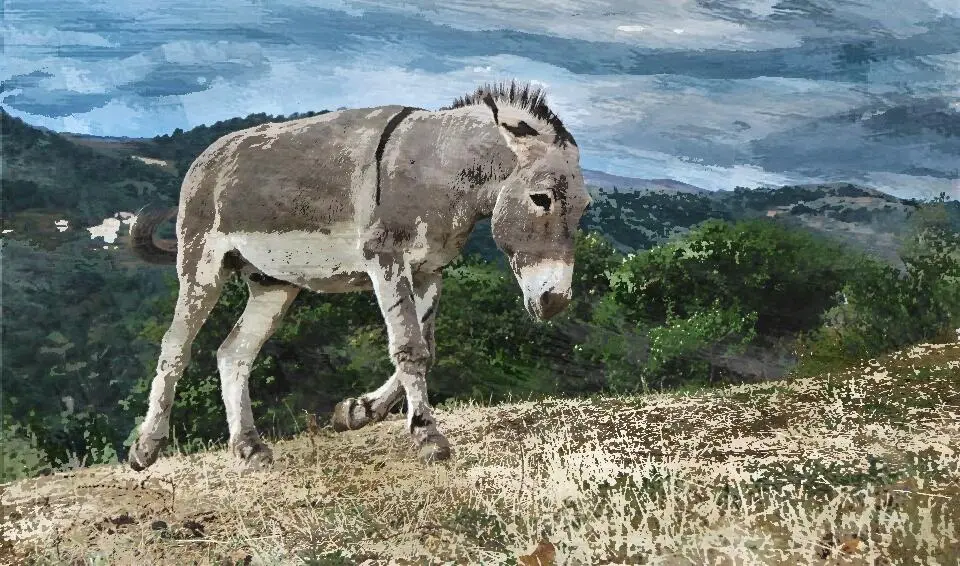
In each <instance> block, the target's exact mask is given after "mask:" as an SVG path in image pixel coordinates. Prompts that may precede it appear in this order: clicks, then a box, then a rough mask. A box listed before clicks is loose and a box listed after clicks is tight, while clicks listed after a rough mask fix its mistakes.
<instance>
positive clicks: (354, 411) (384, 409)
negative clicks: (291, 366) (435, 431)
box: [331, 273, 442, 432]
mask: <svg viewBox="0 0 960 566" xmlns="http://www.w3.org/2000/svg"><path fill="white" fill-rule="evenodd" d="M441 283H442V276H441V274H440V273H427V274H416V275H414V277H413V292H414V293H413V296H414V302H415V303H416V308H417V319H418V320H419V321H420V331H421V333H422V335H423V339H424V341H425V342H426V344H427V350H428V351H429V354H430V358H429V360H428V361H427V364H428V366H429V364H431V363H432V362H433V360H434V358H435V357H436V345H435V341H434V327H435V324H434V320H435V319H436V316H437V302H438V301H439V299H440V287H441ZM401 397H403V385H402V384H401V383H400V377H399V373H398V372H396V371H395V372H394V373H393V375H391V376H390V378H389V379H387V381H386V382H384V384H383V385H381V386H380V387H379V388H378V389H377V390H376V391H371V392H370V393H365V394H363V395H361V396H360V398H359V399H355V398H349V399H344V400H343V401H340V402H339V403H337V406H336V407H334V409H333V417H332V419H331V423H332V425H333V429H334V430H335V431H337V432H343V431H345V430H356V429H358V428H361V427H363V426H366V425H367V424H369V423H371V422H379V421H382V420H383V419H384V418H386V416H387V414H388V413H389V412H390V409H392V408H393V406H394V405H396V404H397V402H398V401H400V399H401Z"/></svg>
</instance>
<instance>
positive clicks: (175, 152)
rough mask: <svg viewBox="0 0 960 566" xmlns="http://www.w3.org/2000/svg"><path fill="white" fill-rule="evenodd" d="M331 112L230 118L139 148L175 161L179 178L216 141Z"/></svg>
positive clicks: (146, 153) (178, 131) (155, 155)
mask: <svg viewBox="0 0 960 566" xmlns="http://www.w3.org/2000/svg"><path fill="white" fill-rule="evenodd" d="M327 112H329V111H328V110H322V111H320V112H313V111H309V112H304V113H299V112H296V113H294V114H291V115H290V116H283V115H279V116H272V115H270V114H266V113H263V112H261V113H258V114H249V115H247V116H246V117H245V118H231V119H229V120H220V121H218V122H215V123H213V124H211V125H209V126H207V125H206V124H203V125H200V126H197V127H195V128H193V129H191V130H189V131H187V132H184V131H183V130H182V129H180V128H177V129H175V130H174V131H173V134H172V135H167V134H164V135H162V136H156V137H154V138H153V139H152V140H150V141H146V142H140V143H139V144H138V148H139V150H140V153H141V154H142V155H144V156H148V157H152V158H154V159H163V160H165V161H170V162H173V164H174V167H175V168H176V170H177V171H178V172H179V174H180V176H183V175H185V174H186V173H187V169H189V168H190V164H191V163H193V160H194V159H196V158H197V156H198V155H200V153H201V152H203V150H205V149H207V147H209V146H210V144H212V143H213V142H215V141H216V140H217V139H219V138H221V137H223V136H225V135H227V134H229V133H232V132H236V131H239V130H244V129H246V128H252V127H254V126H259V125H260V124H264V123H267V122H285V121H288V120H296V119H299V118H308V117H311V116H317V115H319V114H325V113H327Z"/></svg>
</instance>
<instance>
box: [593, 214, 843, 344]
mask: <svg viewBox="0 0 960 566" xmlns="http://www.w3.org/2000/svg"><path fill="white" fill-rule="evenodd" d="M855 269H856V260H855V258H854V257H853V256H852V254H850V253H848V252H846V251H845V250H844V249H843V248H842V247H841V246H840V245H838V244H834V243H830V242H827V241H824V240H822V239H819V238H817V237H814V236H812V235H810V234H807V233H805V232H801V231H799V230H793V229H790V228H787V227H784V226H782V225H779V224H776V223H773V222H768V221H762V220H753V221H744V222H739V223H736V224H729V223H724V222H719V221H709V222H706V223H704V225H703V226H701V227H700V228H699V229H697V230H694V231H693V232H691V233H690V234H689V235H688V236H687V237H685V238H684V239H683V240H681V241H679V242H676V243H673V244H670V245H665V246H661V247H658V248H655V249H653V250H649V251H647V252H643V253H640V254H636V255H633V256H631V257H629V258H628V259H626V260H625V261H624V262H623V264H622V265H621V266H620V268H619V269H618V270H617V271H616V272H614V273H612V274H611V281H612V285H613V293H614V296H615V298H616V300H617V302H618V304H620V305H621V306H622V307H623V308H624V310H625V312H626V314H627V315H628V317H629V318H630V319H632V320H634V321H635V322H637V323H654V324H659V323H663V322H664V321H666V319H667V316H668V313H670V312H672V313H674V314H675V315H676V316H679V317H682V318H686V317H689V316H691V315H692V314H694V313H696V312H698V311H703V310H704V309H709V308H711V306H712V305H713V304H714V303H715V302H717V301H719V303H720V304H722V305H725V306H726V307H727V308H730V309H736V310H738V311H739V312H742V313H745V314H746V313H756V316H757V332H758V333H760V334H761V335H765V336H777V335H782V334H786V333H791V332H797V331H802V330H807V329H811V328H814V327H816V326H817V325H818V323H819V321H820V316H821V315H822V313H823V311H824V310H826V309H827V308H829V307H831V306H833V304H835V302H836V295H837V292H839V291H840V290H841V289H842V287H843V284H844V282H845V281H846V280H847V278H848V277H849V275H850V274H851V273H852V272H853V271H854V270H855Z"/></svg>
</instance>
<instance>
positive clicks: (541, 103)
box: [441, 81, 577, 146]
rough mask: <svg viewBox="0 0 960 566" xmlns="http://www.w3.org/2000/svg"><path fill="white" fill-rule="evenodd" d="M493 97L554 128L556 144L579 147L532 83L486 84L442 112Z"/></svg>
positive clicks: (544, 94)
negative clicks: (569, 144) (568, 144)
mask: <svg viewBox="0 0 960 566" xmlns="http://www.w3.org/2000/svg"><path fill="white" fill-rule="evenodd" d="M488 96H489V97H492V98H493V100H495V101H498V102H506V103H508V104H510V105H512V106H515V107H517V108H520V109H522V110H526V111H527V112H529V113H530V114H532V115H533V116H534V117H536V118H539V119H540V120H543V121H545V122H547V123H548V124H550V125H551V126H553V131H554V133H555V134H556V137H555V138H554V143H556V144H557V145H560V146H565V145H566V144H567V142H569V143H571V144H573V145H577V142H576V141H574V139H573V136H572V135H571V134H570V132H568V131H567V129H566V128H565V127H563V122H561V121H560V118H559V117H558V116H557V115H556V114H555V113H554V112H553V110H551V109H550V107H549V106H547V93H546V92H544V90H543V89H542V88H541V87H539V86H532V85H531V84H530V83H525V84H518V83H517V82H516V81H510V84H507V83H503V82H501V83H498V84H495V85H491V84H485V85H483V86H479V87H477V90H475V91H473V92H472V93H469V94H465V95H463V96H461V97H459V98H457V99H455V100H454V101H453V105H452V106H449V107H447V108H442V109H441V110H452V109H454V108H462V107H464V106H469V105H471V104H485V103H486V102H485V100H484V99H486V98H487V97H488Z"/></svg>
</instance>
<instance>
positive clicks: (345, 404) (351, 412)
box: [330, 398, 373, 432]
mask: <svg viewBox="0 0 960 566" xmlns="http://www.w3.org/2000/svg"><path fill="white" fill-rule="evenodd" d="M372 421H373V414H372V411H371V410H370V407H369V406H368V405H367V404H366V403H364V402H363V400H361V399H354V398H350V399H344V400H343V401H340V402H339V403H337V406H336V407H334V408H333V416H332V417H330V424H331V425H333V430H335V431H337V432H343V431H345V430H356V429H358V428H363V427H365V426H367V425H368V424H370V423H371V422H372Z"/></svg>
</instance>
